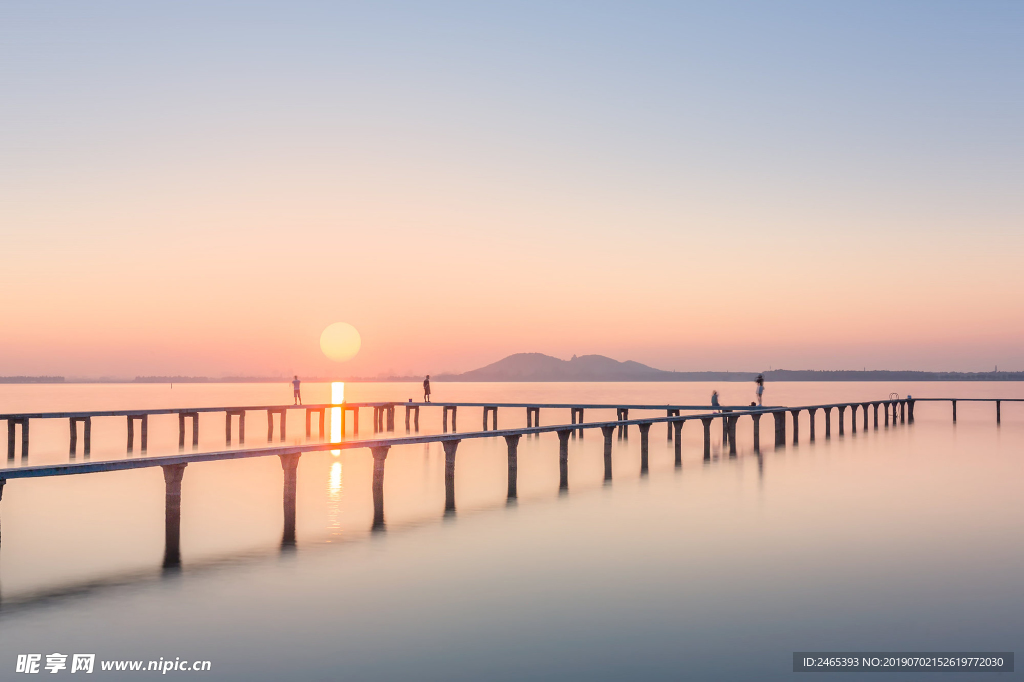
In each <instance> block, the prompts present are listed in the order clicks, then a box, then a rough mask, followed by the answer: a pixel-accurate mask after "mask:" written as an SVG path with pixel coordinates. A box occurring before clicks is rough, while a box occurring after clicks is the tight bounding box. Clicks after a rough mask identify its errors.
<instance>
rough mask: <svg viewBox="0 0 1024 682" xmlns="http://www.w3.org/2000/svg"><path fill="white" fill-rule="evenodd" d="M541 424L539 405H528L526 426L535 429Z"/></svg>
mask: <svg viewBox="0 0 1024 682" xmlns="http://www.w3.org/2000/svg"><path fill="white" fill-rule="evenodd" d="M538 426H540V408H539V407H527V408H526V428H528V429H535V428H537V427H538Z"/></svg>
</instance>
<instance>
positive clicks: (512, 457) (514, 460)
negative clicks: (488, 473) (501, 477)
mask: <svg viewBox="0 0 1024 682" xmlns="http://www.w3.org/2000/svg"><path fill="white" fill-rule="evenodd" d="M505 444H506V445H507V446H508V496H507V497H506V499H507V500H514V499H516V482H517V480H518V476H519V435H514V436H505Z"/></svg>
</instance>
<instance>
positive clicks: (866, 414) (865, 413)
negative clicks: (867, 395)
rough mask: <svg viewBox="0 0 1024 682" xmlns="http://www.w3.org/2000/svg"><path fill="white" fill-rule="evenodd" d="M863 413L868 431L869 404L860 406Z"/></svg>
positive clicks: (865, 427)
mask: <svg viewBox="0 0 1024 682" xmlns="http://www.w3.org/2000/svg"><path fill="white" fill-rule="evenodd" d="M860 407H861V411H862V412H863V413H864V430H865V431H867V430H868V403H864V404H863V405H861V406H860Z"/></svg>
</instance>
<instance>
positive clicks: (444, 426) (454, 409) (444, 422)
mask: <svg viewBox="0 0 1024 682" xmlns="http://www.w3.org/2000/svg"><path fill="white" fill-rule="evenodd" d="M449 410H451V413H452V433H455V432H456V431H458V430H459V428H458V426H457V425H456V424H455V418H456V416H457V415H458V410H459V408H458V406H457V405H443V406H442V407H441V432H442V433H448V411H449Z"/></svg>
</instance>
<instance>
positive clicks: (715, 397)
mask: <svg viewBox="0 0 1024 682" xmlns="http://www.w3.org/2000/svg"><path fill="white" fill-rule="evenodd" d="M711 407H720V405H719V403H718V391H711Z"/></svg>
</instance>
